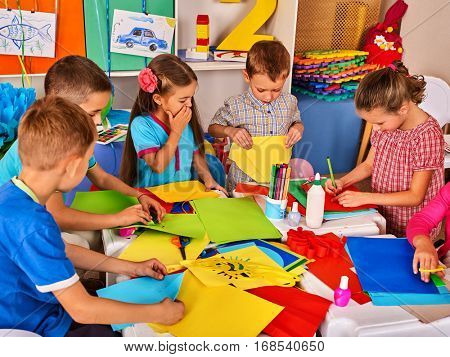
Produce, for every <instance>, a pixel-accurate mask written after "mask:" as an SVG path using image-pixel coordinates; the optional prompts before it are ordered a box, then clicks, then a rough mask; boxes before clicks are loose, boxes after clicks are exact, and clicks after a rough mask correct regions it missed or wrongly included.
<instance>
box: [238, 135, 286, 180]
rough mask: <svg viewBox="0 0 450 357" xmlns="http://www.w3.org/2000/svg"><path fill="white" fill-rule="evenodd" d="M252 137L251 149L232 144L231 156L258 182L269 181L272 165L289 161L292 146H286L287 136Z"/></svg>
mask: <svg viewBox="0 0 450 357" xmlns="http://www.w3.org/2000/svg"><path fill="white" fill-rule="evenodd" d="M252 139H253V146H252V148H251V149H250V150H245V149H243V148H241V147H240V146H238V145H236V144H232V145H231V149H230V155H229V158H230V160H232V161H234V162H235V163H236V165H237V166H238V167H239V168H240V169H241V170H242V171H244V172H245V173H246V174H247V175H248V176H250V177H251V178H252V179H253V180H255V181H256V182H258V183H268V182H270V176H271V173H272V165H275V164H281V163H289V160H290V159H291V156H292V148H289V149H287V148H286V146H285V145H286V136H255V137H253V138H252Z"/></svg>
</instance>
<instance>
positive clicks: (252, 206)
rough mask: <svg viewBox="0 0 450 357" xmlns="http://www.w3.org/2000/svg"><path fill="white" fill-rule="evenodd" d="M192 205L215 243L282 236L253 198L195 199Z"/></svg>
mask: <svg viewBox="0 0 450 357" xmlns="http://www.w3.org/2000/svg"><path fill="white" fill-rule="evenodd" d="M192 204H193V206H194V208H195V210H196V212H197V214H198V215H199V217H200V220H201V221H202V223H203V225H204V226H205V229H206V232H207V234H208V238H209V239H210V240H211V242H215V243H226V242H234V241H239V240H249V239H278V238H281V236H282V235H281V233H280V232H279V231H278V230H277V229H276V228H275V226H274V225H273V224H272V222H270V221H269V219H268V218H267V217H266V216H265V215H264V213H263V211H262V210H261V208H260V207H259V206H258V204H257V203H256V202H255V200H254V198H253V197H243V198H204V199H201V200H194V201H192Z"/></svg>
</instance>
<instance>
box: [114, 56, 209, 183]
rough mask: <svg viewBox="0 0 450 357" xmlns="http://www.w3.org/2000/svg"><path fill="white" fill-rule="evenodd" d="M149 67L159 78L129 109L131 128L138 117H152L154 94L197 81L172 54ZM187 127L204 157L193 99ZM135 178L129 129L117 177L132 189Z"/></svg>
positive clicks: (190, 70)
mask: <svg viewBox="0 0 450 357" xmlns="http://www.w3.org/2000/svg"><path fill="white" fill-rule="evenodd" d="M148 68H150V69H151V70H152V72H153V73H154V74H155V75H156V76H157V77H158V86H157V89H155V91H154V92H153V93H148V92H145V91H143V90H142V89H139V93H138V96H137V98H136V100H135V102H134V105H133V108H132V110H131V115H130V123H129V124H130V126H129V128H131V123H132V122H133V120H134V118H136V117H137V116H139V115H146V114H147V113H150V114H151V113H153V112H155V111H156V110H157V109H158V104H156V103H155V101H154V100H153V94H154V93H157V94H159V95H161V96H164V95H166V94H169V93H171V92H172V91H173V87H174V86H178V87H185V86H188V85H190V84H191V83H192V82H193V81H197V76H196V74H195V73H194V71H193V70H192V68H191V67H189V66H188V65H187V64H186V63H184V62H183V61H182V60H180V59H179V58H178V57H177V56H175V55H171V54H161V55H159V56H157V57H155V58H154V59H153V60H152V61H151V62H150V63H149V65H148ZM189 125H190V126H191V128H192V131H193V133H194V140H195V144H196V145H197V146H198V148H199V151H200V153H201V154H202V155H204V153H205V149H204V145H203V130H202V127H201V125H200V120H199V114H198V111H197V106H196V104H195V101H194V98H192V118H191V120H190V122H189ZM136 177H137V153H136V150H135V148H134V144H133V139H132V137H131V132H130V130H129V131H128V134H127V139H126V141H125V147H124V150H123V155H122V163H121V166H120V178H121V179H122V180H123V181H124V182H126V183H127V184H128V185H130V186H133V185H134V184H135V181H136Z"/></svg>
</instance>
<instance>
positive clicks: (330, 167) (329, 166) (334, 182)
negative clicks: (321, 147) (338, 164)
mask: <svg viewBox="0 0 450 357" xmlns="http://www.w3.org/2000/svg"><path fill="white" fill-rule="evenodd" d="M327 163H328V169H329V170H330V178H331V183H332V184H333V187H334V188H336V181H335V180H334V174H333V167H332V166H331V160H330V157H329V156H327Z"/></svg>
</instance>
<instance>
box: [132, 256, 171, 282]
mask: <svg viewBox="0 0 450 357" xmlns="http://www.w3.org/2000/svg"><path fill="white" fill-rule="evenodd" d="M165 275H167V269H166V267H165V265H164V264H163V263H161V262H160V261H159V260H158V259H150V260H146V261H143V262H139V263H133V271H132V272H131V277H132V278H136V277H138V276H149V277H151V278H154V279H159V280H162V279H163V278H164V276H165Z"/></svg>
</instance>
